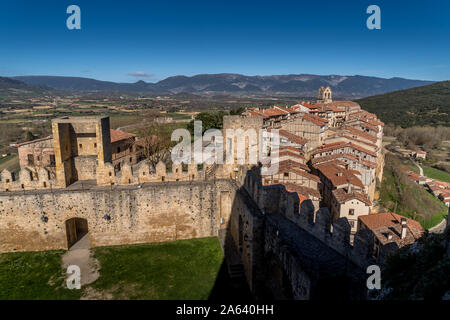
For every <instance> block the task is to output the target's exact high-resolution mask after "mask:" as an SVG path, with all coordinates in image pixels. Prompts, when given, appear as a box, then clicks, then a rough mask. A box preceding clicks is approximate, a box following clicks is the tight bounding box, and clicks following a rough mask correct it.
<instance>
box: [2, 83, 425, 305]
mask: <svg viewBox="0 0 450 320" xmlns="http://www.w3.org/2000/svg"><path fill="white" fill-rule="evenodd" d="M383 127H384V124H383V122H381V121H380V120H378V119H377V117H376V116H375V115H374V114H372V113H369V112H367V111H365V110H362V109H361V108H360V106H359V105H358V104H357V103H355V102H352V101H334V100H333V99H332V91H331V89H330V88H329V87H326V88H325V87H321V88H320V89H319V93H318V99H317V101H302V102H299V103H297V104H295V105H292V106H274V107H270V108H265V109H262V108H247V109H245V110H244V111H243V112H242V114H240V115H232V116H224V119H223V132H224V141H225V142H227V143H230V145H232V150H233V152H234V153H233V154H235V156H236V157H235V159H234V160H235V161H234V162H233V163H231V164H207V163H203V164H197V163H188V164H182V163H170V162H167V161H166V160H167V158H160V159H159V160H158V161H157V162H155V161H154V159H153V161H151V159H150V158H149V157H148V151H149V150H148V145H147V144H149V143H150V144H151V143H154V142H155V139H157V138H156V137H153V138H151V139H145V138H142V137H137V136H136V135H135V134H131V133H127V132H125V131H121V130H114V129H111V128H110V123H109V118H108V117H101V116H97V117H84V118H80V117H63V118H56V119H54V120H53V121H52V135H51V136H48V137H45V138H40V139H37V140H32V141H26V142H19V143H15V144H14V147H16V148H17V149H18V155H19V160H20V167H21V170H20V173H19V174H18V175H17V176H16V175H14V174H13V173H12V172H10V171H8V170H4V171H3V172H2V173H1V182H0V188H1V192H0V204H1V207H0V237H1V239H2V241H1V243H0V250H1V251H2V252H11V251H40V250H53V249H70V248H72V247H73V246H75V245H76V244H77V243H78V242H82V241H87V243H88V246H89V247H97V246H109V245H119V244H135V243H151V242H161V241H172V240H179V239H192V238H201V237H218V238H219V239H220V242H221V246H222V249H223V250H224V252H225V256H226V259H227V264H228V268H229V270H234V271H232V273H231V274H233V272H234V273H236V272H237V273H238V274H240V273H242V274H244V275H245V278H246V281H247V283H248V285H249V288H250V290H251V291H252V294H253V295H254V296H255V297H258V296H262V295H264V294H266V293H267V292H271V294H272V296H279V297H292V298H295V299H309V298H319V297H320V295H321V294H323V292H322V293H320V291H317V286H318V285H319V284H320V283H322V281H323V280H324V279H325V278H327V277H344V278H346V279H347V280H346V281H350V282H351V283H352V286H351V289H348V288H347V289H342V290H344V291H345V290H347V291H345V292H342V294H344V295H346V296H347V297H348V298H358V299H359V298H363V297H364V296H365V289H364V286H365V280H364V279H365V277H364V272H365V267H366V266H368V265H370V264H374V263H380V264H382V263H384V261H385V259H386V258H387V256H389V254H391V253H392V252H395V251H396V250H398V249H399V248H401V247H404V246H406V245H409V244H412V243H414V242H415V241H417V240H418V239H420V238H421V237H422V236H423V234H424V232H425V230H424V229H423V228H422V226H421V225H420V224H419V223H417V222H416V221H414V220H412V219H409V218H405V217H402V216H400V215H398V214H396V213H393V212H378V207H377V205H376V202H377V192H376V186H377V183H379V182H380V181H381V179H382V176H383V168H384V151H383V147H382V138H383ZM238 128H240V129H244V130H248V129H255V130H266V131H267V132H270V133H272V134H273V133H275V132H277V133H278V134H279V140H280V142H279V145H274V146H272V147H271V148H272V149H271V150H270V152H271V153H274V154H275V153H276V154H278V157H275V158H272V159H271V163H260V164H259V165H249V164H244V165H243V164H239V163H238V162H237V161H236V160H237V157H238V156H239V155H237V151H238V149H237V148H238V147H237V145H238V139H241V138H242V137H236V136H234V137H229V136H228V135H227V134H228V133H227V132H228V131H227V129H238ZM212 143H213V142H211V141H209V144H212ZM203 144H204V145H207V144H208V141H204V142H203ZM245 148H246V149H245V150H246V151H245V153H246V155H247V157H248V154H249V153H250V152H251V149H250V146H249V145H246V147H245ZM258 148H263V145H258ZM275 148H276V149H275ZM275 151H276V152H275ZM273 164H277V166H278V171H277V172H276V173H272V174H270V175H262V169H263V168H264V167H266V166H269V165H273ZM249 239H252V240H251V241H250V240H249ZM294 239H295V240H294ZM318 252H320V253H321V254H320V255H317V253H318ZM325 253H326V254H325ZM324 254H325V255H324ZM269 256H270V257H271V258H270V259H269V261H273V263H274V264H275V265H276V267H273V268H275V269H279V270H280V271H279V272H281V273H280V274H283V275H285V276H286V277H287V279H289V283H290V285H289V288H290V289H289V290H288V291H286V292H278V291H277V290H278V289H276V288H277V286H278V285H279V282H278V281H285V280H282V279H281V278H278V277H275V278H273V279H272V278H271V277H269V276H268V275H269V274H271V273H272V272H274V270H273V269H271V268H272V267H268V268H269V269H267V268H263V269H260V268H256V269H255V267H256V266H257V265H259V264H260V263H261V259H266V258H267V257H269ZM302 257H303V258H302ZM344 266H346V267H344ZM237 270H241V271H237ZM314 270H316V271H314ZM317 271H318V272H317ZM348 290H350V291H348Z"/></svg>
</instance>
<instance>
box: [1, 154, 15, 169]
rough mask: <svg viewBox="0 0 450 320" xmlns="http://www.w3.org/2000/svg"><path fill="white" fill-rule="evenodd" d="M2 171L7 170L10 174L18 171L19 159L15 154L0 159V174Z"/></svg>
mask: <svg viewBox="0 0 450 320" xmlns="http://www.w3.org/2000/svg"><path fill="white" fill-rule="evenodd" d="M4 169H8V170H9V171H11V172H17V171H19V169H20V167H19V158H18V156H17V154H15V153H13V154H10V155H9V156H6V157H5V158H2V159H0V172H2V171H3V170H4Z"/></svg>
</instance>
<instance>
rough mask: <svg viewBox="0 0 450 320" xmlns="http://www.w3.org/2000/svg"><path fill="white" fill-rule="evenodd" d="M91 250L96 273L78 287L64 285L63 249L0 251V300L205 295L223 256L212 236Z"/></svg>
mask: <svg viewBox="0 0 450 320" xmlns="http://www.w3.org/2000/svg"><path fill="white" fill-rule="evenodd" d="M93 252H94V256H95V258H96V259H98V260H99V261H100V265H101V267H100V277H99V278H98V279H97V280H96V281H95V282H93V283H91V284H90V285H88V286H85V287H83V288H82V289H81V290H68V289H66V288H65V287H64V285H65V281H64V270H62V268H61V256H62V254H64V251H47V252H30V253H28V252H27V253H4V254H0V299H80V298H82V297H84V298H94V299H95V298H97V299H98V298H99V299H188V300H189V299H193V300H198V299H208V297H209V295H210V293H211V290H212V288H213V286H214V284H215V281H216V278H217V275H218V273H219V270H220V267H221V264H222V261H223V253H222V250H221V248H220V244H219V240H218V239H217V238H203V239H191V240H180V241H174V242H164V243H152V244H143V245H127V246H115V247H99V248H94V249H93ZM92 293H95V294H92Z"/></svg>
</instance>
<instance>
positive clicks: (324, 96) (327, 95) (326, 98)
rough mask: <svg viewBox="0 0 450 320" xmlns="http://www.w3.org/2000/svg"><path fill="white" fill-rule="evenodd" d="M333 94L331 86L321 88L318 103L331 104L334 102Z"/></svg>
mask: <svg viewBox="0 0 450 320" xmlns="http://www.w3.org/2000/svg"><path fill="white" fill-rule="evenodd" d="M331 95H332V92H331V88H330V87H329V86H327V87H326V88H325V87H320V89H319V94H318V96H317V102H318V103H330V102H332V101H333V100H332V97H331Z"/></svg>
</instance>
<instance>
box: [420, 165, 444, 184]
mask: <svg viewBox="0 0 450 320" xmlns="http://www.w3.org/2000/svg"><path fill="white" fill-rule="evenodd" d="M422 168H423V174H424V175H426V176H427V177H428V178H431V179H435V180H439V181H444V182H449V183H450V173H448V172H445V171H443V170H439V169H436V168H432V167H422Z"/></svg>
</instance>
